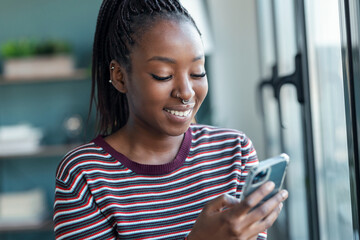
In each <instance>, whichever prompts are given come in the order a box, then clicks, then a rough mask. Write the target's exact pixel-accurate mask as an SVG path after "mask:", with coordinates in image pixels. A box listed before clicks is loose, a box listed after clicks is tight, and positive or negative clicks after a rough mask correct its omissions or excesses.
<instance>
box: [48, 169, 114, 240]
mask: <svg viewBox="0 0 360 240" xmlns="http://www.w3.org/2000/svg"><path fill="white" fill-rule="evenodd" d="M69 179H71V178H69ZM54 224H55V229H54V230H55V236H56V239H59V240H60V239H67V240H68V239H77V240H79V239H116V236H115V230H114V228H113V227H112V225H111V224H110V222H109V221H108V220H107V219H106V218H105V216H104V215H103V214H102V212H101V211H100V209H99V207H98V206H97V205H96V202H95V199H94V197H93V196H92V194H91V192H90V190H89V188H88V186H87V183H86V181H85V180H84V178H83V177H82V174H78V176H77V177H75V178H74V180H73V181H70V180H69V181H68V182H65V181H62V180H59V179H58V178H57V179H56V189H55V203H54Z"/></svg>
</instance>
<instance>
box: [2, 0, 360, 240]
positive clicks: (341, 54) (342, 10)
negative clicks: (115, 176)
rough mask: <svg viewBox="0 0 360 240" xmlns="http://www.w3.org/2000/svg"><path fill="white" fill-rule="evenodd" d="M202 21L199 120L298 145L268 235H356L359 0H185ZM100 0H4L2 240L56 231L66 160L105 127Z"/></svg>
mask: <svg viewBox="0 0 360 240" xmlns="http://www.w3.org/2000/svg"><path fill="white" fill-rule="evenodd" d="M182 2H183V4H184V5H185V7H187V8H188V10H189V11H190V13H191V14H192V15H193V17H194V18H195V21H196V22H197V23H198V25H199V28H200V30H201V32H202V33H203V41H204V46H205V51H206V68H207V73H208V79H209V87H210V88H209V94H208V97H207V98H206V100H205V102H204V104H203V106H202V108H201V110H200V112H199V113H198V116H197V121H198V122H199V123H203V124H212V125H216V126H221V127H228V128H235V129H238V130H241V131H243V132H245V133H246V134H247V135H248V136H249V137H250V138H251V139H252V141H253V143H254V145H255V147H256V150H257V152H258V156H259V158H260V159H265V158H267V157H271V156H274V155H276V154H279V153H281V152H286V153H288V154H289V155H290V158H291V163H290V165H289V169H288V173H287V177H286V182H285V187H286V188H287V189H288V190H289V192H290V197H289V199H288V201H287V202H286V204H285V208H284V209H283V211H282V213H281V215H280V217H279V219H278V221H277V222H276V224H275V225H274V226H273V227H272V228H271V229H270V230H269V239H291V240H306V239H312V240H317V239H324V240H325V239H326V240H328V239H330V240H331V239H334V240H338V239H359V221H358V220H359V216H360V215H359V208H358V197H357V196H358V195H359V193H360V191H359V189H360V188H359V183H360V179H359V170H360V168H359V152H360V151H359V150H360V145H359V142H360V141H359V140H358V136H359V134H360V130H359V126H360V114H359V112H360V106H359V105H360V91H356V90H359V89H360V88H359V84H360V81H359V79H360V73H359V72H360V64H359V59H360V58H359V56H360V54H359V46H358V43H359V36H360V35H359V28H358V26H359V24H360V21H359V19H360V14H359V9H360V7H359V3H358V1H356V0H316V1H313V0H256V1H255V0H222V1H219V0H182ZM100 4H101V1H89V0H87V1H85V0H77V1H69V0H62V1H59V0H55V1H44V0H33V1H24V0H1V3H0V30H1V31H0V51H1V52H0V239H1V240H17V239H22V240H30V239H44V240H45V239H54V234H53V231H52V221H51V217H52V205H53V200H54V197H53V195H54V183H55V171H56V167H57V165H58V163H59V162H60V161H61V159H62V157H63V156H64V154H66V152H67V151H69V150H70V149H72V148H73V147H74V146H76V145H79V144H81V143H83V142H86V141H89V140H91V139H92V138H94V134H95V131H94V130H95V123H94V122H95V116H94V114H91V115H90V116H88V110H89V100H90V88H91V76H90V68H91V54H92V42H93V35H94V31H95V24H96V18H97V13H98V10H99V7H100Z"/></svg>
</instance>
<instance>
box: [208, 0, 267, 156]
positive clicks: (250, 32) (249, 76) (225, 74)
mask: <svg viewBox="0 0 360 240" xmlns="http://www.w3.org/2000/svg"><path fill="white" fill-rule="evenodd" d="M207 2H208V7H209V12H210V21H211V28H212V34H213V45H214V46H213V50H212V53H211V54H210V56H211V61H210V66H209V67H208V69H207V71H208V72H209V73H210V74H209V76H210V78H211V79H210V81H211V82H210V84H211V86H210V87H211V88H210V89H209V91H210V92H211V103H212V107H213V120H214V124H215V125H218V126H222V127H230V128H235V129H238V130H241V131H243V132H245V133H246V134H247V135H248V136H249V137H250V138H251V139H252V141H253V143H254V145H255V147H256V150H257V152H258V155H259V158H263V156H264V155H265V153H264V137H263V128H262V123H261V118H260V113H259V109H258V103H257V102H256V101H257V98H256V86H257V84H258V82H259V78H260V68H259V56H258V42H257V41H258V40H257V29H256V11H255V8H256V4H255V1H254V0H207Z"/></svg>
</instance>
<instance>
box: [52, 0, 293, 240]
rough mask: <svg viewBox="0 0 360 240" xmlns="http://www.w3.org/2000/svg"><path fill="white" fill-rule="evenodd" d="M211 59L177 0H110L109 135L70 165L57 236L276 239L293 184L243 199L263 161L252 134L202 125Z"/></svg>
mask: <svg viewBox="0 0 360 240" xmlns="http://www.w3.org/2000/svg"><path fill="white" fill-rule="evenodd" d="M204 61H205V58H204V51H203V46H202V41H201V35H200V32H199V30H198V28H197V26H196V24H195V23H194V21H193V19H192V18H191V16H190V15H189V14H188V12H187V11H186V10H185V9H184V8H183V7H182V6H181V4H180V3H179V2H178V1H177V0H104V1H103V3H102V6H101V9H100V12H99V16H98V22H97V27H96V33H95V41H94V49H93V71H92V73H93V87H92V101H96V106H97V112H98V119H99V126H100V135H99V136H98V137H97V138H96V139H94V140H93V141H91V142H90V143H88V144H85V145H83V146H80V147H78V148H76V149H74V150H73V151H71V152H69V153H68V154H67V155H66V156H65V158H64V160H63V161H62V162H61V163H60V165H59V167H58V170H57V175H56V196H55V198H56V199H55V204H54V221H55V233H56V238H57V239H190V240H197V239H199V240H200V239H206V240H210V239H266V232H265V230H266V229H267V228H268V227H270V226H271V225H272V223H273V222H274V221H275V220H276V218H277V216H278V214H279V212H280V210H281V207H282V201H284V200H285V199H286V198H287V192H286V191H285V190H283V191H282V192H280V193H279V194H277V195H276V196H275V197H273V198H271V199H270V200H268V201H267V202H265V203H264V204H263V205H261V206H260V207H258V208H256V209H255V210H253V211H251V212H250V209H251V208H252V207H254V206H255V205H257V203H258V202H260V201H261V199H262V198H263V197H264V196H266V195H267V194H268V193H270V192H271V190H272V189H273V187H274V186H273V183H267V184H264V185H263V186H262V187H261V188H260V189H259V190H258V191H256V192H255V193H254V194H252V195H250V196H249V197H248V198H246V199H245V200H244V201H241V202H240V201H239V200H238V199H239V197H240V195H241V192H242V186H243V182H244V179H245V177H246V174H247V171H248V170H249V169H250V168H251V167H252V166H254V165H256V164H257V163H258V159H257V156H256V152H255V149H254V148H253V146H252V143H251V141H250V140H249V139H248V138H247V137H246V135H244V134H243V133H241V132H238V131H235V130H229V129H220V128H215V127H210V126H203V125H197V124H191V122H192V120H193V119H194V117H195V114H196V112H197V110H198V109H199V107H200V105H201V103H202V101H203V100H204V98H205V96H206V94H207V90H208V85H207V78H206V72H205V68H204ZM95 92H96V93H97V94H96V96H97V98H96V99H95V97H94V96H95Z"/></svg>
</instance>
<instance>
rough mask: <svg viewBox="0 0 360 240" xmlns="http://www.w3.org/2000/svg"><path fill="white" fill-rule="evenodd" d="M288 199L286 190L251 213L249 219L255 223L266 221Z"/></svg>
mask: <svg viewBox="0 0 360 240" xmlns="http://www.w3.org/2000/svg"><path fill="white" fill-rule="evenodd" d="M287 197H288V192H287V191H286V190H281V191H280V192H279V193H277V194H276V195H275V196H273V197H272V198H270V199H269V200H267V201H266V202H264V203H263V204H262V205H260V206H259V207H257V208H256V209H254V210H253V211H251V212H250V213H249V218H250V219H251V220H252V221H254V222H255V221H257V220H261V219H264V218H265V217H266V216H268V215H269V214H270V213H272V212H273V211H274V209H276V208H277V207H278V206H279V204H280V203H281V202H283V201H285V200H286V199H287Z"/></svg>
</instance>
